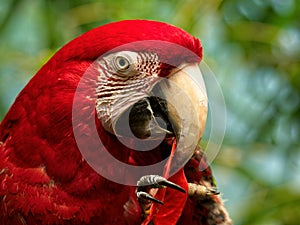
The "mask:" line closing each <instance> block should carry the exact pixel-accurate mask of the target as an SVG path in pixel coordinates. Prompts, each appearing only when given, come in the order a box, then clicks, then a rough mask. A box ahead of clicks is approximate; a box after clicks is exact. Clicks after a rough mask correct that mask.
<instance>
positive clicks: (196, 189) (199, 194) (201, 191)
mask: <svg viewBox="0 0 300 225" xmlns="http://www.w3.org/2000/svg"><path fill="white" fill-rule="evenodd" d="M188 194H189V197H196V198H197V199H199V200H204V199H207V198H209V197H211V196H212V195H218V194H220V192H218V191H217V189H215V188H207V187H205V186H203V185H201V184H194V183H188Z"/></svg>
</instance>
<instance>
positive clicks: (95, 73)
mask: <svg viewBox="0 0 300 225" xmlns="http://www.w3.org/2000/svg"><path fill="white" fill-rule="evenodd" d="M201 59H202V45H201V43H200V41H199V40H198V39H197V38H195V37H193V36H191V35H190V34H188V33H187V32H185V31H183V30H182V29H179V28H177V27H175V26H172V25H169V24H166V23H162V22H156V21H147V20H126V21H119V22H114V23H110V24H106V25H103V26H100V27H98V28H95V29H92V30H90V31H88V32H87V33H85V34H83V35H81V36H79V37H77V38H75V39H74V40H72V41H71V42H69V43H68V44H66V45H65V46H64V47H62V48H61V49H60V50H59V51H58V52H57V53H56V54H55V55H54V56H53V57H52V58H51V59H50V60H49V61H48V62H47V63H46V64H45V65H44V66H43V67H42V68H41V69H40V70H39V71H38V72H37V73H36V74H35V76H33V78H32V79H31V80H30V81H29V83H28V84H27V85H26V86H25V88H24V89H23V90H22V91H21V92H20V94H19V95H18V96H17V98H16V100H15V102H14V103H13V105H12V106H11V108H10V109H9V111H8V113H7V114H6V116H5V117H4V119H3V121H2V122H1V124H0V224H3V225H4V224H5V225H34V224H39V225H58V224H59V225H67V224H72V225H73V224H74V225H75V224H85V225H88V224H89V225H93V224H97V225H98V224H104V225H107V224H109V225H111V224H118V225H125V224H128V225H138V224H143V225H146V224H154V225H161V224H164V225H172V224H191V225H192V224H195V225H196V224H197V225H200V224H201V225H212V224H222V225H229V224H231V219H230V218H229V215H228V213H227V211H226V209H225V207H224V205H223V203H222V200H221V198H220V195H219V192H218V191H217V190H216V187H215V183H214V180H213V177H212V173H211V169H210V167H209V165H208V163H207V160H206V158H205V155H204V153H203V152H202V150H201V149H200V147H198V143H199V141H200V140H201V137H202V134H203V130H204V128H205V121H206V113H207V97H206V92H205V88H203V84H200V86H201V87H202V89H201V90H200V89H199V88H198V87H199V85H198V84H197V82H195V81H194V80H193V78H192V76H197V77H198V78H199V79H202V78H201V73H200V70H199V67H198V64H199V63H200V61H201ZM191 74H192V76H191ZM198 78H197V79H198Z"/></svg>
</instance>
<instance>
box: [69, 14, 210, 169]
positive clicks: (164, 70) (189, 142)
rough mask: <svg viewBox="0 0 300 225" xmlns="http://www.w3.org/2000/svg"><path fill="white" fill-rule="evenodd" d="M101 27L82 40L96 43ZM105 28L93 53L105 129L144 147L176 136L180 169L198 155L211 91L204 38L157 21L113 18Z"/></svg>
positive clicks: (98, 106) (124, 141) (99, 113)
mask: <svg viewBox="0 0 300 225" xmlns="http://www.w3.org/2000/svg"><path fill="white" fill-rule="evenodd" d="M97 31H98V30H97V29H96V30H93V32H92V33H90V32H88V33H87V34H85V35H84V36H82V37H80V41H81V42H82V41H83V39H85V42H89V43H91V42H92V43H95V40H91V38H95V37H98V35H97V34H96V33H97ZM100 31H101V34H99V37H101V40H100V39H99V40H97V42H96V43H95V44H94V45H95V46H93V47H94V50H93V52H94V54H95V55H94V56H93V57H91V58H93V59H94V62H93V64H92V67H93V69H94V71H96V72H94V73H95V74H96V77H93V78H92V79H93V80H96V81H95V84H94V85H93V89H94V91H95V99H96V100H95V101H96V106H95V110H96V116H97V119H98V120H99V121H100V123H101V129H104V130H105V132H108V133H109V134H111V135H113V136H115V137H117V139H118V141H121V142H122V144H125V145H126V146H129V147H131V148H132V149H134V150H140V151H147V150H152V149H151V148H153V149H154V148H155V147H153V146H159V144H160V143H162V142H167V141H169V140H171V139H172V138H175V139H176V140H177V150H176V157H175V161H176V160H177V161H176V162H175V161H174V165H175V164H177V166H176V168H177V169H178V167H180V166H183V165H184V163H186V162H187V160H188V159H189V158H190V157H191V155H192V154H193V151H194V149H195V147H196V145H197V144H198V143H199V141H200V139H201V137H202V134H203V130H204V127H205V121H206V115H207V96H206V90H205V85H204V82H203V80H202V74H201V72H200V70H199V66H198V64H199V63H200V61H201V58H202V46H201V44H200V41H199V40H198V39H196V38H194V37H192V36H191V35H189V34H188V33H186V32H185V31H183V30H181V29H179V28H177V27H174V26H171V25H168V24H165V23H161V22H154V21H144V20H135V21H122V22H117V23H111V24H109V25H105V26H102V27H101V29H99V32H100ZM91 34H93V36H91ZM103 36H104V38H103ZM75 42H76V39H75ZM98 42H101V43H98ZM72 44H74V43H72V42H71V45H72ZM90 47H91V46H89V48H90ZM98 48H100V49H99V50H98ZM82 49H84V48H82ZM79 51H82V50H79ZM87 52H90V51H88V50H87ZM79 54H80V53H77V55H79ZM72 55H73V57H74V54H73V53H72ZM93 76H95V75H93ZM81 79H82V78H81ZM131 143H135V146H130V145H131ZM137 143H139V144H137ZM159 150H160V151H161V149H159ZM167 151H168V153H170V148H169V149H167Z"/></svg>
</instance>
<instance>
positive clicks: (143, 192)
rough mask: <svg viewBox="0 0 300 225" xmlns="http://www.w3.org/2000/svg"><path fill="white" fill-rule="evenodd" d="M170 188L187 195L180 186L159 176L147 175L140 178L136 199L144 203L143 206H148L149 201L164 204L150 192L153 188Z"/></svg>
mask: <svg viewBox="0 0 300 225" xmlns="http://www.w3.org/2000/svg"><path fill="white" fill-rule="evenodd" d="M165 187H169V188H172V189H174V190H177V191H180V192H183V193H185V190H184V189H183V188H182V187H180V186H179V185H177V184H175V183H173V182H170V181H168V180H167V179H165V178H164V177H162V176H159V175H146V176H143V177H141V178H140V180H139V181H138V182H137V188H136V197H137V199H138V200H139V202H140V203H141V202H143V204H145V203H146V204H147V200H148V201H152V202H156V203H159V204H163V202H162V201H160V200H158V199H156V198H154V197H153V196H152V195H151V194H149V193H148V191H149V190H150V189H151V188H165Z"/></svg>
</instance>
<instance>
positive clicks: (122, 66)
mask: <svg viewBox="0 0 300 225" xmlns="http://www.w3.org/2000/svg"><path fill="white" fill-rule="evenodd" d="M115 66H116V69H117V70H118V71H120V72H125V71H126V70H128V69H129V67H130V62H129V60H128V59H127V58H126V57H124V56H117V57H116V59H115Z"/></svg>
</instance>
